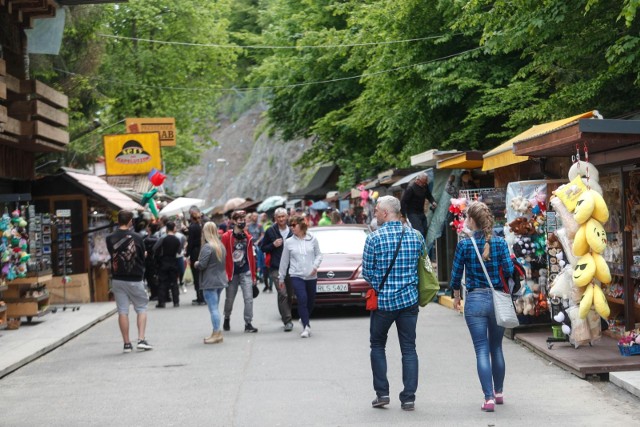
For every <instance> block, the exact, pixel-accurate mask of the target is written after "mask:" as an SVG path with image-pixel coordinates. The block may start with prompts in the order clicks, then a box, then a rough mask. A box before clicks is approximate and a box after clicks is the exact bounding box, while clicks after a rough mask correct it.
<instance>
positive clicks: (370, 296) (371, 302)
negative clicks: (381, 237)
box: [364, 226, 406, 311]
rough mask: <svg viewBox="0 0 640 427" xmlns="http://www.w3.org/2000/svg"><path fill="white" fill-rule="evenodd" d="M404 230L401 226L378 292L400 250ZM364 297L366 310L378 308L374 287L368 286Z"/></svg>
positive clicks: (376, 293)
mask: <svg viewBox="0 0 640 427" xmlns="http://www.w3.org/2000/svg"><path fill="white" fill-rule="evenodd" d="M405 230H406V228H405V227H404V226H403V227H402V234H401V235H400V240H398V245H397V246H396V252H395V253H394V254H393V259H392V260H391V264H389V268H387V272H386V273H385V274H384V277H383V278H382V282H380V288H379V289H380V292H382V288H383V286H384V284H385V282H386V281H387V277H389V273H390V272H391V269H392V268H393V264H395V263H396V258H397V257H398V252H399V251H400V245H401V244H402V238H403V237H404V232H405ZM364 298H365V308H366V309H367V310H369V311H375V310H377V309H378V292H376V290H375V289H373V288H370V289H369V290H368V291H367V295H366V296H365V297H364Z"/></svg>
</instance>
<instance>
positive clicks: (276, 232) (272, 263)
mask: <svg viewBox="0 0 640 427" xmlns="http://www.w3.org/2000/svg"><path fill="white" fill-rule="evenodd" d="M274 219H275V221H276V222H275V224H273V225H272V226H271V227H269V228H268V229H267V231H266V232H265V233H264V238H263V239H262V245H261V246H262V250H263V252H264V253H265V254H267V255H268V258H269V265H268V267H269V276H270V280H271V284H273V283H275V284H276V289H277V291H278V311H279V312H280V318H281V319H282V323H283V324H284V331H285V332H291V330H293V322H291V301H292V297H293V288H292V287H291V278H290V277H289V276H288V275H286V276H285V279H284V287H282V286H279V277H278V276H279V273H280V259H281V258H282V250H283V249H284V242H285V241H286V240H287V239H288V238H290V237H291V236H293V232H292V231H291V229H290V228H289V226H288V225H287V221H288V216H287V210H286V209H285V208H278V209H276V210H275V212H274Z"/></svg>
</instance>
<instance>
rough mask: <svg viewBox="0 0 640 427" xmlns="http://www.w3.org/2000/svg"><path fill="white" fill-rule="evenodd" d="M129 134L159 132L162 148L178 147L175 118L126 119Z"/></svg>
mask: <svg viewBox="0 0 640 427" xmlns="http://www.w3.org/2000/svg"><path fill="white" fill-rule="evenodd" d="M125 126H126V127H127V132H130V133H138V132H158V133H159V134H160V146H161V147H175V146H176V119H175V118H174V117H163V118H157V117H156V118H128V119H125Z"/></svg>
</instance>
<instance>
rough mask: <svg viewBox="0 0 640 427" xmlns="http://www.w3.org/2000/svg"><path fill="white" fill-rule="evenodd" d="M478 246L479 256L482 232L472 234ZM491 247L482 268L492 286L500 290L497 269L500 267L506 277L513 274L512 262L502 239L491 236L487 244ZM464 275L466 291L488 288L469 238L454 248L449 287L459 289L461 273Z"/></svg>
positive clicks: (482, 240) (481, 247)
mask: <svg viewBox="0 0 640 427" xmlns="http://www.w3.org/2000/svg"><path fill="white" fill-rule="evenodd" d="M473 236H474V238H475V239H476V244H477V245H478V250H479V251H480V255H482V251H483V250H484V243H485V238H484V234H483V233H482V231H476V232H474V234H473ZM489 245H490V247H491V253H490V258H489V259H488V260H486V261H485V262H484V266H485V267H486V268H487V273H489V277H490V278H491V282H492V283H493V286H495V287H497V288H498V289H502V284H501V283H500V274H499V267H500V266H502V270H503V271H504V273H505V274H506V275H507V276H510V275H511V274H512V273H513V262H511V257H510V256H509V248H508V247H507V242H505V241H504V239H503V238H501V237H497V236H493V237H491V242H490V243H489ZM463 272H464V273H465V284H466V287H467V290H469V289H474V288H486V287H488V286H489V284H488V283H487V278H486V277H485V275H484V271H483V270H482V265H481V264H480V260H479V259H478V254H477V253H476V250H475V249H474V248H473V243H472V242H471V239H470V238H465V239H462V240H460V241H459V242H458V246H457V247H456V254H455V256H454V257H453V269H452V271H451V283H450V286H451V287H452V288H453V289H455V290H458V289H460V282H461V280H462V273H463Z"/></svg>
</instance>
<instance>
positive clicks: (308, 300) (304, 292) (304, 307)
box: [291, 277, 318, 327]
mask: <svg viewBox="0 0 640 427" xmlns="http://www.w3.org/2000/svg"><path fill="white" fill-rule="evenodd" d="M317 282H318V280H317V279H313V280H304V279H303V278H301V277H292V278H291V286H292V287H293V290H294V292H295V293H296V299H297V300H298V314H300V320H301V321H302V327H305V326H309V318H310V317H311V312H312V311H313V306H314V305H315V303H316V283H317Z"/></svg>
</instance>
